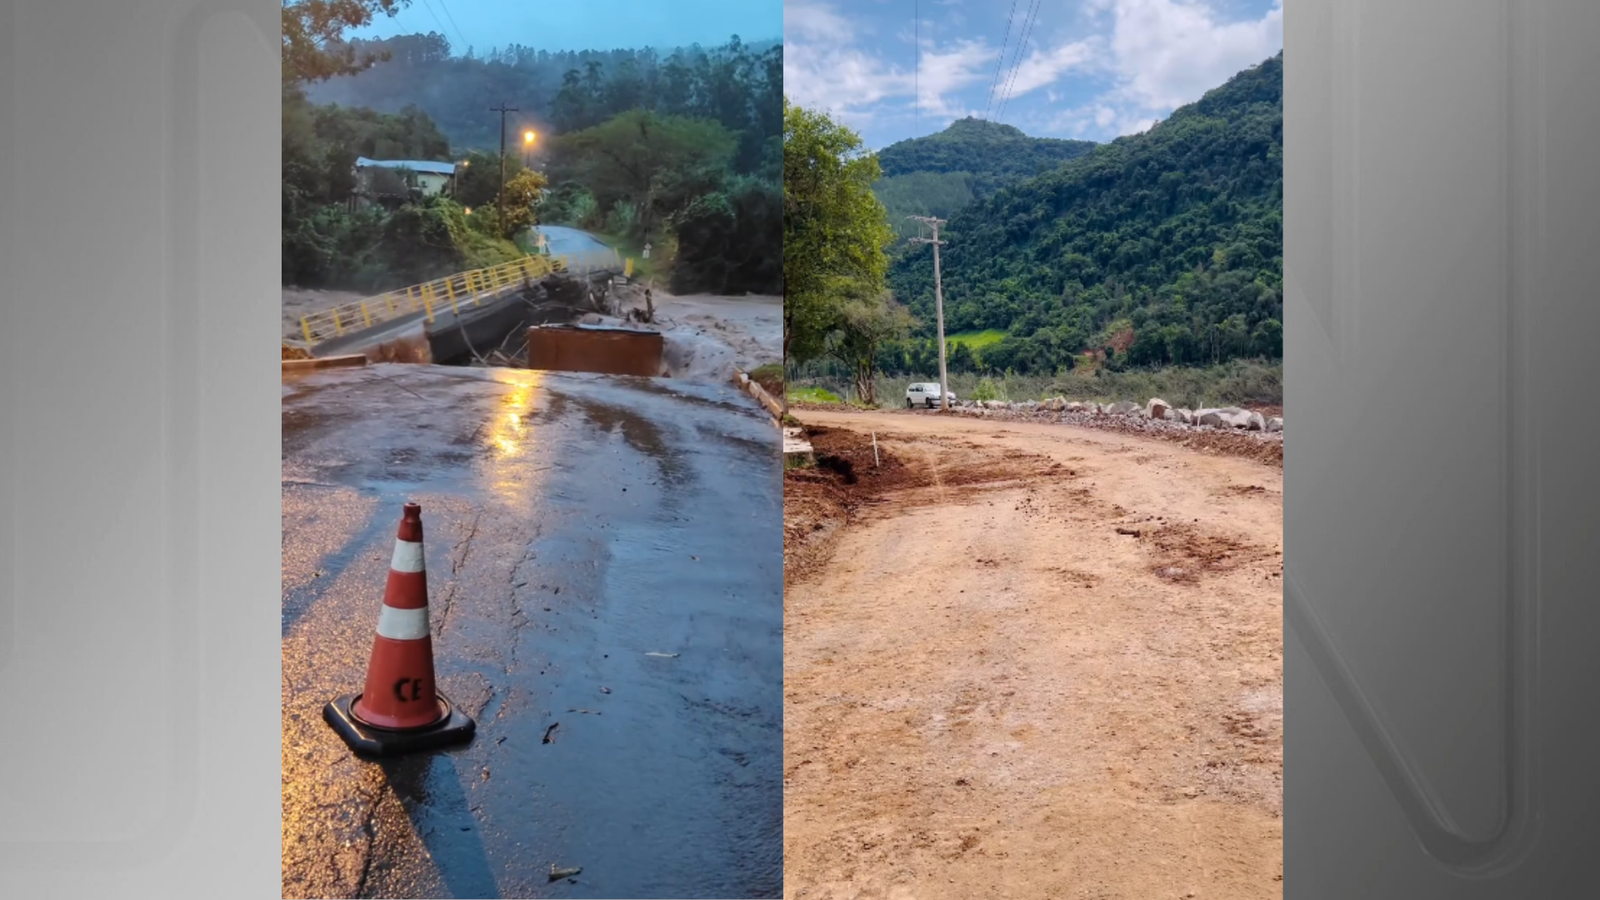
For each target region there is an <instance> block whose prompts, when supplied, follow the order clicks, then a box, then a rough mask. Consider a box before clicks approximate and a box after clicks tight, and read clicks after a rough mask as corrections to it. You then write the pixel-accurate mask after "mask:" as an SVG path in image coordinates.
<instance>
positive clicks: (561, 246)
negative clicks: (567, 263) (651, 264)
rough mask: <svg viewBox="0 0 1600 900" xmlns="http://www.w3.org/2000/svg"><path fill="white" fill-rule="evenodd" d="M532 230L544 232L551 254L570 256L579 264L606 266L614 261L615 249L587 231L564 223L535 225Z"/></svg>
mask: <svg viewBox="0 0 1600 900" xmlns="http://www.w3.org/2000/svg"><path fill="white" fill-rule="evenodd" d="M534 230H535V231H539V232H542V233H543V234H544V236H545V240H546V241H547V242H548V244H547V246H548V247H549V249H550V253H551V255H552V256H571V257H572V258H573V260H574V261H575V263H576V264H577V265H579V266H582V265H585V264H588V265H592V266H608V265H611V264H613V263H614V262H615V259H616V251H614V250H613V249H612V248H610V247H608V246H606V245H605V244H604V243H602V242H601V241H600V239H599V238H596V237H595V236H594V235H592V234H590V233H589V232H587V231H579V230H578V229H576V228H568V227H567V226H565V225H537V226H535V227H534Z"/></svg>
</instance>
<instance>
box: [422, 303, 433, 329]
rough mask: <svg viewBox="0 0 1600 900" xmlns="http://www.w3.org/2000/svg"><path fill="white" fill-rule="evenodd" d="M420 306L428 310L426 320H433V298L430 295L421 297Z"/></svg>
mask: <svg viewBox="0 0 1600 900" xmlns="http://www.w3.org/2000/svg"><path fill="white" fill-rule="evenodd" d="M422 306H423V308H424V309H426V310H427V311H428V321H429V322H430V323H431V322H432V321H433V298H432V297H424V298H422Z"/></svg>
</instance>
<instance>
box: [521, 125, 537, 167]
mask: <svg viewBox="0 0 1600 900" xmlns="http://www.w3.org/2000/svg"><path fill="white" fill-rule="evenodd" d="M538 138H539V136H538V135H537V134H535V133H534V131H533V129H532V128H530V129H528V130H527V131H524V132H523V133H522V165H523V167H524V168H532V167H533V142H534V141H535V140H538Z"/></svg>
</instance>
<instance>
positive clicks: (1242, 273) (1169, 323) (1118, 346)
mask: <svg viewBox="0 0 1600 900" xmlns="http://www.w3.org/2000/svg"><path fill="white" fill-rule="evenodd" d="M958 124H960V123H958ZM974 124H977V125H979V126H981V124H982V123H969V124H967V125H963V126H962V128H961V129H960V130H959V131H958V132H957V137H958V138H959V137H961V136H963V135H971V136H973V137H974V139H976V136H977V135H978V134H980V133H981V131H982V130H983V129H982V128H981V127H973V125H974ZM998 127H999V126H997V128H998ZM952 130H955V129H954V127H952ZM1013 131H1014V129H1013ZM950 134H951V132H950V131H947V132H945V133H944V135H941V136H937V137H944V136H946V135H950ZM1017 134H1018V135H1020V134H1021V133H1020V132H1017ZM1006 139H1007V140H1013V141H1014V140H1015V138H1012V137H1008V138H1006ZM920 140H921V141H932V140H933V139H932V138H924V139H920ZM916 143H917V142H914V141H913V142H902V144H900V145H896V147H899V148H901V150H900V151H898V152H896V153H891V152H890V150H894V149H895V148H889V149H886V150H885V151H884V153H883V154H882V155H881V156H880V161H881V162H882V163H883V166H884V170H885V172H890V171H899V172H902V173H904V171H906V170H904V169H902V168H898V167H901V166H906V165H910V164H911V162H909V161H908V160H914V161H916V164H918V165H929V166H932V165H940V166H946V167H948V168H949V169H950V170H951V171H958V170H961V169H962V168H963V167H966V168H971V167H973V166H975V165H976V164H978V163H980V162H992V160H993V158H994V157H995V156H996V155H998V154H993V153H983V154H977V155H976V156H968V157H961V156H960V155H958V154H956V153H954V152H953V150H952V145H953V144H959V141H957V140H952V139H946V140H944V141H943V142H942V143H939V144H937V145H931V144H923V145H922V146H919V147H913V148H910V149H911V151H912V152H910V153H907V152H906V148H905V146H904V145H905V144H916ZM930 148H931V149H930ZM946 151H951V152H946ZM1051 152H1057V151H1051ZM1035 159H1036V158H1035ZM1032 164H1034V163H1032V162H1023V163H1017V162H1010V161H1008V162H1007V163H1005V164H1004V165H1006V166H1009V167H1012V169H1013V170H1014V169H1015V167H1017V166H1026V165H1032ZM892 167H896V168H892ZM974 194H975V195H977V199H976V200H975V201H974V202H972V203H970V204H968V205H966V206H965V207H963V208H961V209H960V211H958V212H956V213H954V214H953V215H952V216H951V217H950V220H949V224H948V225H947V226H946V228H945V230H944V232H943V233H942V234H941V237H944V238H947V240H948V245H947V246H945V247H944V248H943V249H942V251H941V252H942V264H943V269H944V308H945V315H946V321H945V332H946V333H947V334H955V333H961V332H969V331H984V330H988V329H999V330H1003V331H1006V332H1007V333H1008V337H1007V338H1006V339H1005V340H1003V341H1001V342H999V343H997V344H991V345H988V346H985V347H982V348H981V349H980V350H979V353H978V359H979V360H981V363H982V366H983V367H984V368H996V369H1008V368H1010V369H1015V370H1016V371H1018V372H1029V371H1034V372H1047V371H1053V370H1055V369H1056V368H1059V367H1061V366H1065V365H1070V364H1071V363H1072V361H1073V356H1074V355H1075V354H1077V353H1080V352H1082V351H1085V350H1092V349H1104V348H1107V347H1110V348H1112V350H1111V352H1110V353H1109V356H1110V359H1111V364H1112V365H1113V366H1114V367H1120V366H1122V365H1159V364H1180V365H1200V364H1211V363H1215V362H1220V361H1225V360H1229V359H1238V358H1253V357H1262V358H1267V359H1278V358H1281V356H1282V325H1281V322H1282V320H1283V290H1282V284H1283V275H1282V273H1283V237H1282V218H1283V55H1282V53H1279V54H1278V55H1277V56H1275V57H1274V58H1272V59H1269V60H1267V61H1266V62H1263V63H1261V64H1260V65H1258V66H1256V67H1254V68H1251V69H1248V70H1246V71H1244V72H1241V73H1239V74H1238V75H1236V76H1234V77H1233V78H1232V79H1230V80H1229V81H1228V82H1227V83H1226V84H1224V85H1222V86H1221V87H1219V88H1216V89H1214V90H1212V91H1210V92H1209V93H1207V94H1206V96H1205V97H1203V98H1202V99H1201V100H1199V101H1198V102H1196V103H1193V104H1190V105H1189V106H1185V107H1183V108H1181V109H1179V110H1177V111H1176V112H1174V113H1173V114H1172V116H1171V117H1170V118H1168V119H1167V120H1165V121H1164V122H1161V123H1159V124H1158V125H1157V126H1155V127H1154V128H1152V129H1151V130H1150V131H1148V132H1145V133H1142V134H1138V135H1130V136H1126V137H1122V138H1118V139H1117V140H1115V141H1112V142H1110V143H1108V144H1103V145H1098V146H1094V147H1093V148H1092V149H1091V150H1090V152H1088V153H1087V154H1084V155H1081V156H1079V157H1077V158H1075V159H1071V160H1069V161H1067V162H1066V163H1064V164H1059V165H1057V166H1056V167H1055V168H1053V169H1052V170H1050V171H1048V172H1046V173H1045V174H1043V175H1040V176H1037V177H1034V178H1031V179H1028V180H1025V181H1021V182H1018V183H1015V184H1011V185H1010V186H1003V187H1000V188H999V189H998V190H997V191H996V192H995V193H994V194H993V195H992V196H985V195H984V192H983V191H982V190H979V189H974ZM891 212H892V211H891ZM889 278H890V285H891V287H892V288H893V289H894V292H895V294H896V296H897V297H898V298H900V299H901V300H902V301H903V302H905V303H907V304H908V305H909V306H910V307H911V310H912V312H913V313H914V314H915V315H916V316H917V317H918V319H919V320H920V321H921V323H922V324H921V332H922V336H923V337H926V336H927V335H931V334H932V333H933V325H934V321H933V264H932V260H931V257H930V250H929V248H928V247H926V246H917V247H915V248H912V249H910V250H909V252H906V253H903V254H900V255H898V258H897V259H896V260H895V262H894V264H893V266H892V268H891V270H890V276H889ZM962 355H963V356H965V355H966V354H962ZM889 362H891V367H890V368H891V369H892V361H889Z"/></svg>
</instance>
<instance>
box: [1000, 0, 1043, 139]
mask: <svg viewBox="0 0 1600 900" xmlns="http://www.w3.org/2000/svg"><path fill="white" fill-rule="evenodd" d="M1041 2H1043V0H1033V11H1032V12H1031V13H1030V14H1029V16H1028V18H1027V19H1026V20H1025V22H1026V27H1025V30H1024V31H1023V33H1022V41H1023V43H1022V45H1020V46H1018V47H1017V62H1016V65H1014V66H1012V68H1011V79H1010V81H1009V82H1007V84H1006V91H1005V95H1004V96H1003V97H1002V98H1001V100H1000V110H999V112H997V113H996V114H995V117H996V118H1000V117H1003V116H1004V115H1005V114H1006V106H1007V105H1008V104H1009V103H1010V102H1011V91H1012V89H1013V88H1015V87H1016V84H1017V73H1018V72H1020V71H1022V54H1023V53H1024V52H1025V51H1026V50H1027V41H1028V38H1029V37H1031V36H1032V35H1033V26H1034V23H1035V22H1037V21H1038V20H1039V4H1040V3H1041Z"/></svg>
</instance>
